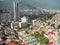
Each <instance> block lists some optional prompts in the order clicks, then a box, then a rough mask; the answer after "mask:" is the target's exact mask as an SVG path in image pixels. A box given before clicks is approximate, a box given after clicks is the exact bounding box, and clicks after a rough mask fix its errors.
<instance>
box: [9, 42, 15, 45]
mask: <svg viewBox="0 0 60 45" xmlns="http://www.w3.org/2000/svg"><path fill="white" fill-rule="evenodd" d="M8 45H16V44H14V43H13V42H10V43H9V44H8Z"/></svg>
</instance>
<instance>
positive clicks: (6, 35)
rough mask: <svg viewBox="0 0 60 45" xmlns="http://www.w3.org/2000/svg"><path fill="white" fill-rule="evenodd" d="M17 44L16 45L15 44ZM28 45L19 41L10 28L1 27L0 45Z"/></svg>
mask: <svg viewBox="0 0 60 45" xmlns="http://www.w3.org/2000/svg"><path fill="white" fill-rule="evenodd" d="M14 42H15V43H14ZM17 44H19V45H28V43H24V42H23V41H22V40H19V39H18V38H17V37H16V36H15V34H14V31H13V30H12V29H11V28H9V27H8V26H7V25H5V26H4V25H3V26H1V25H0V45H17Z"/></svg>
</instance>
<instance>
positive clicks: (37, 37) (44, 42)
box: [31, 32, 49, 44]
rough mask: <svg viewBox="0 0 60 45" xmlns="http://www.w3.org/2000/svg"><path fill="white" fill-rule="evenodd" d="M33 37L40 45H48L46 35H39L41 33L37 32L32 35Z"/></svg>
mask: <svg viewBox="0 0 60 45" xmlns="http://www.w3.org/2000/svg"><path fill="white" fill-rule="evenodd" d="M31 36H34V37H35V38H36V39H37V40H38V41H39V42H40V44H48V42H49V41H48V39H47V38H46V37H45V36H44V33H41V34H40V33H39V32H35V33H34V34H31Z"/></svg>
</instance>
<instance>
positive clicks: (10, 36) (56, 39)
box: [0, 25, 60, 45]
mask: <svg viewBox="0 0 60 45" xmlns="http://www.w3.org/2000/svg"><path fill="white" fill-rule="evenodd" d="M34 32H39V33H42V32H44V36H45V37H46V38H48V40H49V45H60V32H58V30H56V29H53V28H51V27H50V26H46V28H45V29H44V26H43V25H42V26H41V27H40V28H39V29H37V30H34V29H32V30H29V31H28V32H27V33H28V34H30V33H34ZM2 37H6V38H7V39H6V40H3V39H2ZM14 42H17V43H14ZM1 43H2V44H3V45H5V44H8V45H17V44H19V45H30V44H28V43H24V42H23V41H22V40H19V39H18V38H16V37H15V34H14V31H13V30H12V29H10V28H9V27H8V26H3V27H2V28H1V26H0V44H1Z"/></svg>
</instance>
